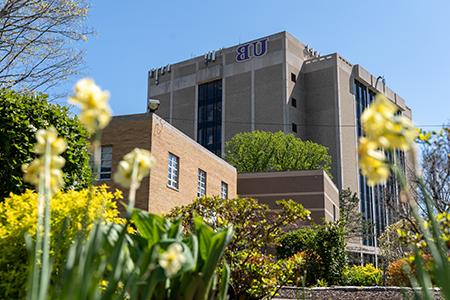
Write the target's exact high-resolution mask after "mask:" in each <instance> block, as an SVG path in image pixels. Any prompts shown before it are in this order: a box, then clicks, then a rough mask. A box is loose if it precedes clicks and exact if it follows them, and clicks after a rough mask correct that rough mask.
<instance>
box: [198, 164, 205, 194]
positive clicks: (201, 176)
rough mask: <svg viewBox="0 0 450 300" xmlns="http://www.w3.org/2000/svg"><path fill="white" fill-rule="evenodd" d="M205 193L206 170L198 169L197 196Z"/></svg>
mask: <svg viewBox="0 0 450 300" xmlns="http://www.w3.org/2000/svg"><path fill="white" fill-rule="evenodd" d="M205 195H206V172H205V171H203V170H202V169H198V175H197V197H203V196H205Z"/></svg>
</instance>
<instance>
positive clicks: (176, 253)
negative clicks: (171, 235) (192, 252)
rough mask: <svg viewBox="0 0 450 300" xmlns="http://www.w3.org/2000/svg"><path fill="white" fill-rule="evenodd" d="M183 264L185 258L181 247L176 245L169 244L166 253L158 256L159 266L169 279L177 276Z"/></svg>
mask: <svg viewBox="0 0 450 300" xmlns="http://www.w3.org/2000/svg"><path fill="white" fill-rule="evenodd" d="M185 262H186V257H185V255H184V253H183V247H182V246H181V245H180V244H178V243H173V244H171V245H170V246H169V247H168V248H167V251H165V252H163V253H161V254H160V256H159V265H160V266H161V268H163V269H164V273H165V274H166V276H167V277H169V278H170V277H172V276H174V275H175V274H177V273H178V271H179V270H180V269H181V267H182V266H183V264H184V263H185Z"/></svg>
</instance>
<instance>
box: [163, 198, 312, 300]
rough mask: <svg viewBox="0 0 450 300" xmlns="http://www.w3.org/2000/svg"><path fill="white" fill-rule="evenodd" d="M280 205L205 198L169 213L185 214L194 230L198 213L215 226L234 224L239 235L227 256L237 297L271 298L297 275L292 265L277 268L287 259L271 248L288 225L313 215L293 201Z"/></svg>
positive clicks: (249, 200)
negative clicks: (280, 258) (273, 207)
mask: <svg viewBox="0 0 450 300" xmlns="http://www.w3.org/2000/svg"><path fill="white" fill-rule="evenodd" d="M278 205H279V210H275V211H274V210H270V209H269V207H268V206H267V205H264V204H261V203H258V201H256V200H254V199H244V198H236V199H227V200H224V199H220V198H218V197H203V198H198V199H196V200H195V201H194V202H193V203H192V204H190V205H187V206H183V207H178V208H175V209H174V210H173V211H172V212H171V213H170V215H169V216H170V217H171V218H174V219H176V218H178V217H181V219H182V220H183V223H184V226H185V228H187V229H191V230H192V228H193V217H194V216H195V215H196V214H198V215H200V216H202V217H203V218H204V219H205V220H206V221H207V222H208V223H209V224H210V225H211V226H212V227H213V228H219V227H223V226H227V225H233V227H234V229H235V236H234V239H233V241H232V242H231V243H230V245H229V246H228V248H227V251H226V252H225V257H226V258H227V261H228V262H229V263H230V267H231V286H232V288H233V292H234V295H235V298H237V299H248V298H252V297H253V296H254V295H258V297H270V296H273V294H274V293H275V292H276V291H277V290H278V289H279V287H280V286H281V285H284V284H286V283H287V281H289V280H291V275H293V273H292V272H291V271H290V270H291V269H292V268H291V267H289V268H286V267H276V266H281V265H282V264H284V263H286V262H277V261H275V260H274V259H273V257H271V256H270V255H269V252H270V249H274V248H275V247H276V246H277V245H278V237H279V236H280V235H282V234H283V232H284V231H283V230H284V228H287V227H288V226H291V225H292V224H294V223H295V222H297V221H300V220H305V219H307V218H308V217H309V211H307V210H305V209H304V208H303V206H302V205H301V204H298V203H296V202H294V201H292V200H282V201H278ZM265 264H267V265H265ZM291 264H294V265H295V263H292V262H291ZM258 268H260V269H258Z"/></svg>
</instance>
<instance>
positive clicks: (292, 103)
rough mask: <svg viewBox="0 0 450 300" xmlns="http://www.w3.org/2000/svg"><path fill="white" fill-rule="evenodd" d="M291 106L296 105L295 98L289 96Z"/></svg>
mask: <svg viewBox="0 0 450 300" xmlns="http://www.w3.org/2000/svg"><path fill="white" fill-rule="evenodd" d="M291 106H292V107H295V108H296V107H297V99H296V98H294V97H292V98H291Z"/></svg>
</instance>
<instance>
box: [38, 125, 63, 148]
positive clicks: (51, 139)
mask: <svg viewBox="0 0 450 300" xmlns="http://www.w3.org/2000/svg"><path fill="white" fill-rule="evenodd" d="M36 141H37V143H36V145H35V147H34V153H36V154H44V152H45V150H46V147H47V145H49V146H50V149H49V150H50V151H51V153H52V155H58V154H61V153H63V152H64V150H66V147H67V144H66V142H65V141H64V139H63V138H60V137H58V132H57V131H56V129H55V128H54V127H50V128H49V129H47V130H45V129H39V130H38V131H37V132H36Z"/></svg>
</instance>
